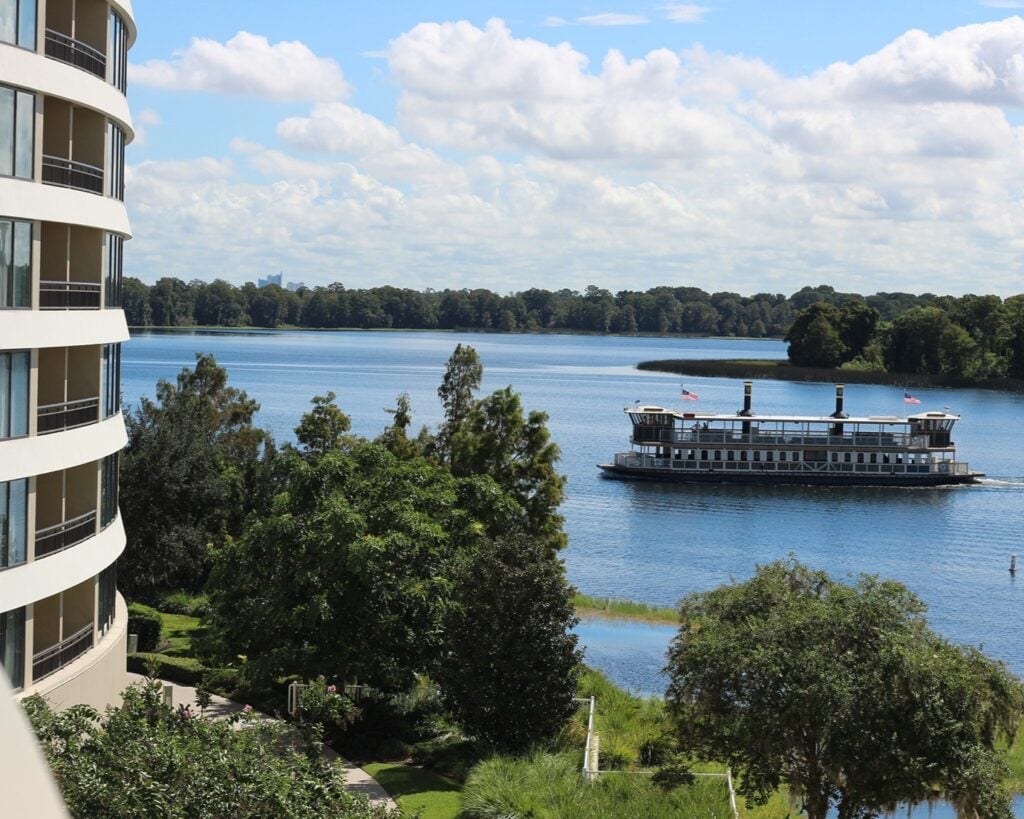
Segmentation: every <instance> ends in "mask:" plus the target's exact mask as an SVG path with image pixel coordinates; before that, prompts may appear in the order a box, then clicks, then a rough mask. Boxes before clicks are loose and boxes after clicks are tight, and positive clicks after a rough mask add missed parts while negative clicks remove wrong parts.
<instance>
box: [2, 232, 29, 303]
mask: <svg viewBox="0 0 1024 819" xmlns="http://www.w3.org/2000/svg"><path fill="white" fill-rule="evenodd" d="M31 306H32V223H31V222H14V221H12V220H10V219H0V308H6V307H26V308H27V307H31Z"/></svg>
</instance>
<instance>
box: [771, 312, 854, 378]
mask: <svg viewBox="0 0 1024 819" xmlns="http://www.w3.org/2000/svg"><path fill="white" fill-rule="evenodd" d="M841 320H842V313H841V312H840V310H839V309H838V308H837V307H834V306H833V305H831V304H825V303H824V302H819V303H818V304H812V305H811V306H810V307H808V308H807V309H805V310H802V311H801V312H800V313H799V314H798V315H797V317H796V319H795V320H794V321H793V324H792V326H791V327H790V328H789V332H788V333H786V339H785V340H786V341H788V342H789V360H790V361H792V362H793V363H794V364H796V365H797V366H799V367H838V366H839V365H840V363H842V361H843V357H844V355H845V353H846V349H847V348H846V345H845V344H843V341H842V339H841V338H840V336H839V329H838V328H839V325H840V322H841Z"/></svg>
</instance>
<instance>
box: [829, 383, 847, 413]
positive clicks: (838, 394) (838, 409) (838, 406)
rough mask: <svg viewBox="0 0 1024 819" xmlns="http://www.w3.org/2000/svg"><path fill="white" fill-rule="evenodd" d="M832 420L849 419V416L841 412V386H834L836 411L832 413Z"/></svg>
mask: <svg viewBox="0 0 1024 819" xmlns="http://www.w3.org/2000/svg"><path fill="white" fill-rule="evenodd" d="M832 417H833V418H849V417H850V416H849V415H848V414H847V413H845V412H843V385H842V384H836V411H835V412H833V413H832Z"/></svg>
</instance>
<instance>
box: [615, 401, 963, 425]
mask: <svg viewBox="0 0 1024 819" xmlns="http://www.w3.org/2000/svg"><path fill="white" fill-rule="evenodd" d="M623 411H624V412H625V413H626V414H628V415H630V416H644V415H647V416H660V419H664V417H665V416H666V415H669V416H671V417H672V418H675V419H679V420H680V421H682V422H683V423H684V424H687V423H689V424H692V423H694V422H698V423H702V424H703V423H709V424H710V423H711V422H716V423H717V422H722V423H725V422H731V423H750V424H830V425H834V424H863V425H885V426H890V425H901V426H911V425H918V424H920V422H922V421H940V422H950V423H952V422H956V421H959V420H960V416H959V415H955V414H953V413H949V412H920V413H915V414H914V415H908V416H904V417H900V416H898V415H862V416H854V415H851V416H841V417H840V416H834V415H755V414H753V413H751V414H750V415H741V414H739V413H735V412H734V413H716V412H699V411H697V412H692V411H689V410H679V409H671V408H667V407H658V406H652V405H644V406H639V405H638V406H633V407H625V408H624V410H623ZM660 419H658V418H656V417H650V418H642V417H640V418H638V419H637V420H638V421H639V423H642V424H657V423H659V420H660ZM660 423H662V424H663V423H664V421H663V420H660Z"/></svg>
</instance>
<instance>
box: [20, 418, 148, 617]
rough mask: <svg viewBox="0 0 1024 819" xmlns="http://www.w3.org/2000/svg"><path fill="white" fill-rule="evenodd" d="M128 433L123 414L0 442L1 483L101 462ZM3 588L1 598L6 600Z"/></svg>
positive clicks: (126, 438) (119, 446) (124, 441)
mask: <svg viewBox="0 0 1024 819" xmlns="http://www.w3.org/2000/svg"><path fill="white" fill-rule="evenodd" d="M127 443H128V434H127V433H126V432H125V429H124V419H123V418H122V417H121V413H118V414H117V415H112V416H111V417H110V418H107V419H105V420H103V421H100V422H99V423H96V424H89V425H88V426H84V427H77V428H75V429H69V430H67V431H66V432H52V433H50V434H49V435H33V436H31V437H28V438H15V439H13V440H10V441H0V482H2V481H14V480H18V479H19V478H30V477H32V476H33V475H45V474H46V473H48V472H59V471H60V470H62V469H71V468H72V467H76V466H79V465H80V464H85V463H89V462H90V461H98V460H100V459H101V458H104V457H106V456H107V455H110V454H112V453H114V452H117V451H119V450H121V449H123V448H124V446H125V444H127ZM4 599H5V598H4V596H3V592H2V591H0V600H4Z"/></svg>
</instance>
